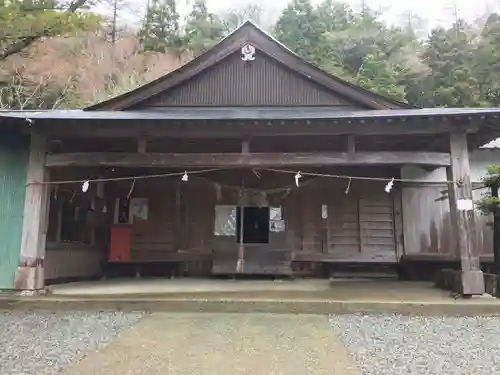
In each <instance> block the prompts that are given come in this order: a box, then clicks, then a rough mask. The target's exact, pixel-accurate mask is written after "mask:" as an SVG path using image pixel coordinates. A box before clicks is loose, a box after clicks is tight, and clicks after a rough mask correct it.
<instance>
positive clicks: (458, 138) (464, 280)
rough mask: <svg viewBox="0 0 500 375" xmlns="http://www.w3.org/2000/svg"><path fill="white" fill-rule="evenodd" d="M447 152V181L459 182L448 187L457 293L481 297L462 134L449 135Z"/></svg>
mask: <svg viewBox="0 0 500 375" xmlns="http://www.w3.org/2000/svg"><path fill="white" fill-rule="evenodd" d="M450 153H451V166H450V167H448V169H447V176H448V180H451V181H458V183H450V184H449V185H448V191H449V193H448V195H449V201H450V218H451V226H452V232H453V233H452V237H454V238H455V239H456V242H455V245H456V246H457V249H456V252H457V253H458V255H459V256H460V268H461V278H460V279H461V283H460V286H459V288H460V290H458V291H459V292H460V293H462V295H464V296H471V295H480V294H483V293H484V278H483V273H482V271H481V265H480V262H479V249H478V248H477V241H476V226H475V212H474V204H473V201H472V182H471V174H470V165H469V153H468V150H467V135H466V133H465V132H464V131H454V132H452V133H450Z"/></svg>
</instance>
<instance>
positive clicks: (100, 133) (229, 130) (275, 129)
mask: <svg viewBox="0 0 500 375" xmlns="http://www.w3.org/2000/svg"><path fill="white" fill-rule="evenodd" d="M37 129H38V130H39V131H40V132H43V134H46V135H48V136H51V137H58V138H60V137H112V138H116V137H117V136H120V137H141V136H142V137H145V136H147V137H151V138H154V137H179V138H182V137H188V138H189V137H191V138H241V137H242V136H245V135H248V134H252V137H258V136H301V135H348V134H350V135H412V134H439V133H447V132H450V131H451V130H453V125H451V124H450V123H449V122H438V123H435V122H431V121H421V122H417V121H406V122H402V121H401V120H394V121H391V122H387V120H385V119H371V120H370V121H364V122H361V121H360V120H359V119H353V120H352V121H351V120H348V119H338V120H328V121H327V120H317V119H316V120H296V121H291V120H289V121H281V122H280V121H276V120H258V119H257V120H241V121H231V120H193V121H180V120H179V121H178V120H168V121H160V120H143V121H132V120H101V121H98V120H93V121H92V120H78V121H64V122H57V121H51V122H42V121H40V122H39V123H37Z"/></svg>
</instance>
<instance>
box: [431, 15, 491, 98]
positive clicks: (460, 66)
mask: <svg viewBox="0 0 500 375" xmlns="http://www.w3.org/2000/svg"><path fill="white" fill-rule="evenodd" d="M467 26H468V25H467V24H465V22H463V21H461V20H459V21H458V22H457V23H456V24H454V25H453V26H452V27H451V28H449V29H443V28H439V29H435V30H433V31H432V33H431V35H430V37H429V39H428V41H427V44H426V46H425V50H424V53H423V59H424V61H425V62H426V63H427V65H428V66H429V68H430V72H431V74H430V80H431V82H432V83H431V89H430V90H431V93H432V99H433V104H434V105H436V106H451V107H466V106H477V105H480V104H481V102H482V100H481V96H480V91H479V85H478V83H477V81H476V79H475V77H474V69H473V56H474V53H475V44H474V43H473V40H472V38H471V36H470V35H469V34H468V32H467V31H468V30H467Z"/></svg>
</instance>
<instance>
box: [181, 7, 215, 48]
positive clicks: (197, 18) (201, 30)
mask: <svg viewBox="0 0 500 375" xmlns="http://www.w3.org/2000/svg"><path fill="white" fill-rule="evenodd" d="M223 36H224V26H223V24H222V22H221V21H220V19H219V17H217V16H216V15H215V14H213V13H210V12H209V11H208V9H207V6H206V4H205V1H204V0H196V1H195V3H194V4H193V9H192V10H191V13H190V14H189V15H188V17H187V22H186V29H185V33H184V41H183V45H184V46H185V48H186V49H187V51H188V52H190V53H191V54H192V55H193V56H194V57H196V56H198V55H201V54H202V53H203V52H205V51H207V50H208V49H209V48H210V47H212V46H213V45H215V44H216V43H217V42H218V41H219V40H221V39H222V37H223Z"/></svg>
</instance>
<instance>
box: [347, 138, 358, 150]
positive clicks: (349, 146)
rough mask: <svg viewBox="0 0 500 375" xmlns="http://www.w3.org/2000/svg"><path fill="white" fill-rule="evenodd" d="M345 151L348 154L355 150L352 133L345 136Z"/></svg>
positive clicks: (354, 140)
mask: <svg viewBox="0 0 500 375" xmlns="http://www.w3.org/2000/svg"><path fill="white" fill-rule="evenodd" d="M347 152H348V153H350V154H353V153H355V152H356V137H355V136H354V135H352V134H350V135H348V136H347Z"/></svg>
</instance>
